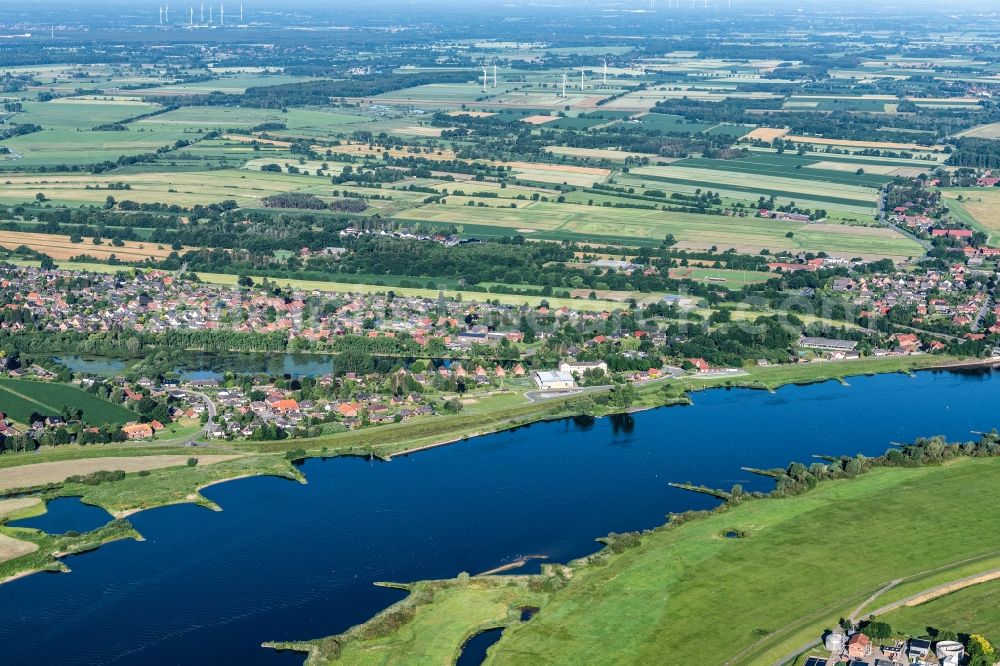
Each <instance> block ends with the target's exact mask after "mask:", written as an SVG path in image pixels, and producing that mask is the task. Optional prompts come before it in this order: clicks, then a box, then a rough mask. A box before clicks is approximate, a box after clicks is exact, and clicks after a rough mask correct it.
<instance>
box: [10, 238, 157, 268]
mask: <svg viewBox="0 0 1000 666" xmlns="http://www.w3.org/2000/svg"><path fill="white" fill-rule="evenodd" d="M22 245H26V246H28V247H30V248H31V249H32V250H36V251H38V252H42V253H44V254H47V255H48V256H50V257H52V258H53V259H56V260H66V259H70V258H71V257H76V256H79V255H81V254H86V255H89V256H91V257H94V258H95V259H101V260H105V259H108V258H110V257H111V256H112V255H113V256H115V257H117V258H118V259H120V260H122V261H145V260H146V259H150V258H152V259H165V258H166V257H167V255H168V254H170V253H171V252H172V250H171V249H170V247H169V246H165V245H157V244H156V243H139V242H136V241H125V242H124V245H123V246H122V247H115V246H114V245H112V244H111V243H110V242H108V241H105V242H104V243H102V244H101V245H94V244H93V242H92V239H90V238H84V239H83V242H82V243H73V242H71V241H70V237H69V236H57V235H54V234H33V233H25V232H20V231H0V247H4V248H7V249H8V250H13V249H15V248H17V247H20V246H22Z"/></svg>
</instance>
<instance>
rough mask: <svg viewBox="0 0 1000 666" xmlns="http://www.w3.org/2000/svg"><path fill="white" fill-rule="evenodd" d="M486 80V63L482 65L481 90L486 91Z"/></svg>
mask: <svg viewBox="0 0 1000 666" xmlns="http://www.w3.org/2000/svg"><path fill="white" fill-rule="evenodd" d="M487 81H488V79H487V78H486V65H483V92H486V82H487Z"/></svg>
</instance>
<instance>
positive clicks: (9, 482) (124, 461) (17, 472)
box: [0, 455, 242, 491]
mask: <svg viewBox="0 0 1000 666" xmlns="http://www.w3.org/2000/svg"><path fill="white" fill-rule="evenodd" d="M190 457H194V458H197V459H198V464H199V465H210V464H212V463H219V462H224V461H226V460H233V459H235V458H241V457H242V456H240V455H209V456H206V455H197V456H169V455H165V456H130V457H106V458H82V459H79V460H63V461H59V462H44V463H35V464H34V465H18V466H17V467H5V468H3V469H0V491H4V490H10V489H12V488H32V487H34V486H43V485H46V484H49V483H61V482H63V481H65V480H66V478H67V477H70V476H73V475H75V474H79V475H84V474H91V473H93V472H99V471H114V470H122V471H123V472H140V471H142V470H148V469H160V468H163V467H178V466H181V465H185V464H186V463H187V461H188V458H190Z"/></svg>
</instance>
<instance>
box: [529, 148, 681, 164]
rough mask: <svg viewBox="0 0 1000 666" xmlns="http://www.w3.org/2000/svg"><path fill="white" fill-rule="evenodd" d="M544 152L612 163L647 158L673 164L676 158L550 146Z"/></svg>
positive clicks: (607, 149) (619, 151)
mask: <svg viewBox="0 0 1000 666" xmlns="http://www.w3.org/2000/svg"><path fill="white" fill-rule="evenodd" d="M546 150H547V151H548V152H550V153H552V154H553V155H569V156H570V157H583V158H588V159H593V160H610V161H612V162H624V161H625V160H626V159H627V158H629V157H631V158H633V159H642V158H643V157H645V158H648V159H649V160H650V161H652V162H673V161H674V160H675V159H677V158H673V157H660V156H659V155H655V154H653V153H632V152H628V151H625V150H612V149H610V148H575V147H572V146H550V147H549V148H546Z"/></svg>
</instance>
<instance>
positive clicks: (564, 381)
mask: <svg viewBox="0 0 1000 666" xmlns="http://www.w3.org/2000/svg"><path fill="white" fill-rule="evenodd" d="M534 380H535V385H536V386H538V388H540V389H543V390H546V391H548V390H565V389H572V388H576V381H575V380H574V379H573V375H571V374H569V373H568V372H562V371H549V370H540V371H538V372H535V373H534Z"/></svg>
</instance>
